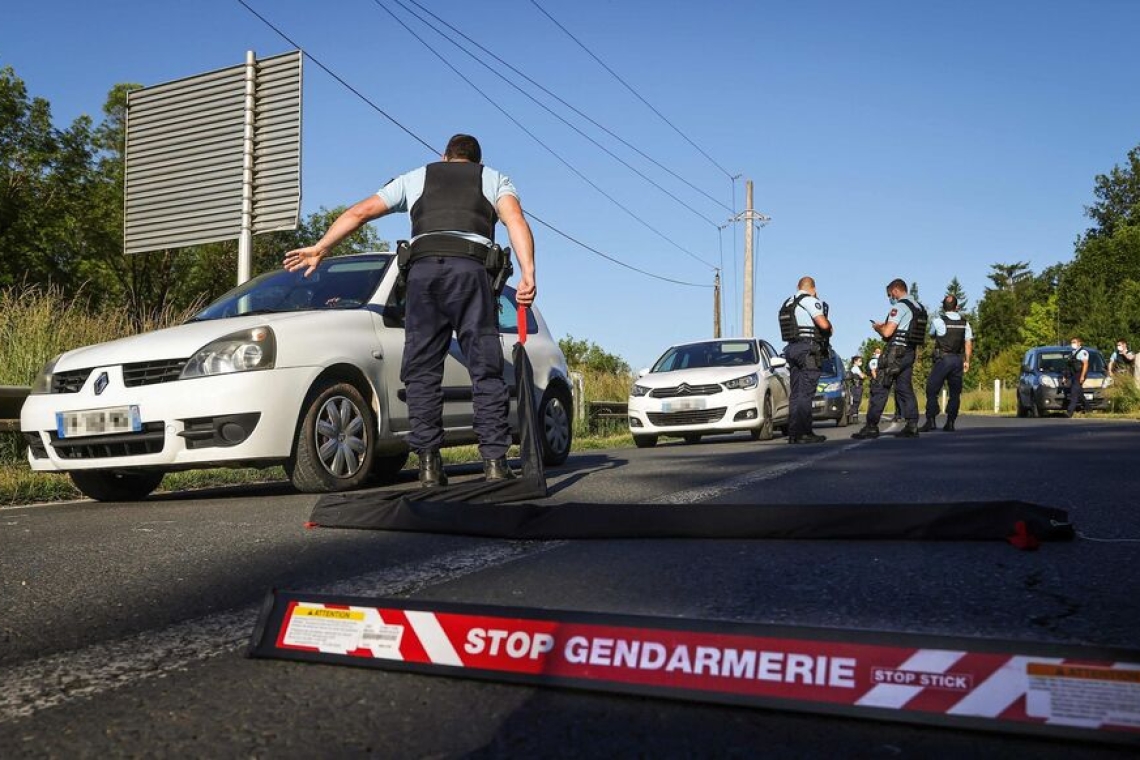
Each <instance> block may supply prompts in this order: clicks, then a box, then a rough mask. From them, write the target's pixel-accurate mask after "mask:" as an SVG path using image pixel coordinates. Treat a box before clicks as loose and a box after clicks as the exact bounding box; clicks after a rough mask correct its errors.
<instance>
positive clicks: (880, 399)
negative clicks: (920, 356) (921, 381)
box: [867, 346, 918, 425]
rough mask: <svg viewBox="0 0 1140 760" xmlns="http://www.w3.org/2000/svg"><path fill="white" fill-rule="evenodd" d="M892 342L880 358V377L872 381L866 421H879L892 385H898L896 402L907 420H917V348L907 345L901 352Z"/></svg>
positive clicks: (870, 422) (896, 387)
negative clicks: (915, 353)
mask: <svg viewBox="0 0 1140 760" xmlns="http://www.w3.org/2000/svg"><path fill="white" fill-rule="evenodd" d="M896 352H897V349H895V348H894V347H893V346H889V347H888V348H887V350H886V351H885V352H883V355H882V357H880V359H879V371H878V377H876V378H875V380H874V382H872V383H871V403H870V406H869V407H868V409H867V424H868V425H878V424H879V420H880V419H881V418H882V416H883V410H884V409H886V408H887V399H889V398H890V396H891V388H892V387H893V388H894V389H895V405H896V406H897V407H898V410H899V412H900V413H902V416H903V419H905V420H906V421H907V422H918V399H917V398H915V395H914V385H913V376H914V349H913V348H907V349H906V350H904V351H903V352H902V354H901V355H897V354H896Z"/></svg>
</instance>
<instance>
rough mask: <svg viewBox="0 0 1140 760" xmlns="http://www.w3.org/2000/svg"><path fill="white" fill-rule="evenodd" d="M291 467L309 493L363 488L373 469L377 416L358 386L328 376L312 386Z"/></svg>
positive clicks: (298, 485)
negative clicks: (323, 381) (324, 380)
mask: <svg viewBox="0 0 1140 760" xmlns="http://www.w3.org/2000/svg"><path fill="white" fill-rule="evenodd" d="M304 409H305V412H304V417H303V418H302V419H301V424H300V425H298V427H297V440H296V442H295V444H294V454H293V458H292V459H291V460H290V462H289V464H288V466H287V467H286V472H287V474H288V475H289V478H290V479H291V480H292V481H293V486H294V487H295V488H296V489H297V490H298V491H302V492H304V493H328V492H329V491H347V490H350V489H353V488H359V487H360V486H362V485H363V484H364V482H365V480H367V478H368V476H369V475H370V474H371V471H372V463H373V460H374V455H373V451H372V447H373V445H374V443H375V436H376V416H375V414H373V412H372V406H371V405H370V404H368V403H367V402H366V401H365V400H364V396H363V395H362V394H361V393H360V390H359V389H357V387H356V386H355V385H353V384H352V383H349V382H345V381H343V380H329V381H327V382H325V383H323V384H319V385H315V386H313V389H312V390H311V391H309V396H308V398H307V399H306V402H305V407H304Z"/></svg>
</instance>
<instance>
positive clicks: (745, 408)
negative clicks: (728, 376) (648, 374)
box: [628, 390, 763, 435]
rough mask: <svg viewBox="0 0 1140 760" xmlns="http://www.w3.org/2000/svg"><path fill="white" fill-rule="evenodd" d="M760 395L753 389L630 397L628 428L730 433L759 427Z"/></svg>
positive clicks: (638, 432) (642, 431)
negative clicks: (676, 395)
mask: <svg viewBox="0 0 1140 760" xmlns="http://www.w3.org/2000/svg"><path fill="white" fill-rule="evenodd" d="M760 399H761V396H760V394H759V393H757V392H756V391H753V390H748V391H739V390H737V391H727V390H726V391H722V392H720V393H716V394H713V395H710V396H698V397H688V398H666V399H658V398H653V397H651V396H631V397H630V398H629V412H628V413H629V430H630V432H631V433H634V434H636V435H684V434H686V433H733V432H738V431H741V430H755V429H757V428H759V427H760V425H761V423H762V420H761V418H760V415H761V414H763V406H762V404H761V401H760Z"/></svg>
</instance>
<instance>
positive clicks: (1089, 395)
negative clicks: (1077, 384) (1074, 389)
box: [1085, 393, 1093, 401]
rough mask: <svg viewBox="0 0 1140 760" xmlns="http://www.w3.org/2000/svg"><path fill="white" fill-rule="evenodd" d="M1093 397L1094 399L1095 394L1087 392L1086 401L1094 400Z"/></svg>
mask: <svg viewBox="0 0 1140 760" xmlns="http://www.w3.org/2000/svg"><path fill="white" fill-rule="evenodd" d="M1092 399H1093V395H1092V394H1091V393H1086V394H1085V401H1092Z"/></svg>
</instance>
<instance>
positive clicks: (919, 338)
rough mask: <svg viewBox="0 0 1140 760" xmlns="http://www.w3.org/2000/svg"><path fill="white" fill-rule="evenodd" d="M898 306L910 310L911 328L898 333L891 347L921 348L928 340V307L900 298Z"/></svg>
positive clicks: (892, 338)
mask: <svg viewBox="0 0 1140 760" xmlns="http://www.w3.org/2000/svg"><path fill="white" fill-rule="evenodd" d="M897 305H899V306H906V307H907V308H908V309H910V327H908V328H907V331H906V332H905V333H902V334H900V333H899V332H898V331H896V332H895V334H894V335H892V336H891V345H894V346H908V347H910V348H914V347H916V346H921V345H922V344H923V342H924V341H925V340H926V323H927V315H926V307H925V306H923V305H922V304H920V303H918V302H917V301H911V300H910V298H909V297H904V298H900V299H899V302H898V304H897Z"/></svg>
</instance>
